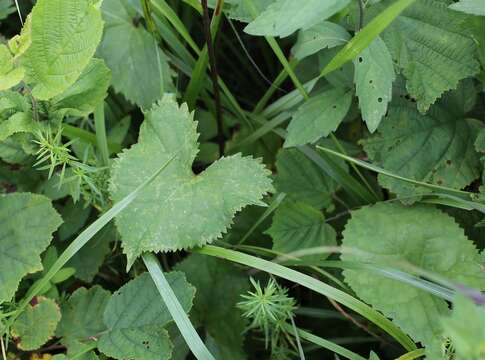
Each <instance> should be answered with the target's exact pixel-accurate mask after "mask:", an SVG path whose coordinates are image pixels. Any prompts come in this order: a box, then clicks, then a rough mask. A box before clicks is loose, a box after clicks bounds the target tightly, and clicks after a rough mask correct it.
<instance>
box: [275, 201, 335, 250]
mask: <svg viewBox="0 0 485 360" xmlns="http://www.w3.org/2000/svg"><path fill="white" fill-rule="evenodd" d="M266 233H267V234H269V235H270V236H271V238H272V239H273V250H275V251H277V252H280V253H284V254H288V253H291V252H293V251H297V250H304V249H309V248H314V247H319V246H335V245H337V241H336V238H337V234H336V232H335V230H334V229H333V228H332V227H331V226H330V225H328V224H327V223H326V222H325V217H324V216H323V214H322V213H321V212H320V211H318V210H317V209H315V208H314V207H312V206H310V205H307V204H305V203H302V202H292V201H287V202H285V203H284V204H282V205H281V206H280V207H279V208H278V209H277V210H276V212H275V214H274V217H273V223H272V224H271V227H270V228H269V229H268V230H267V231H266ZM317 257H318V258H320V259H321V258H322V257H323V258H325V257H326V256H325V255H324V256H321V255H318V256H317Z"/></svg>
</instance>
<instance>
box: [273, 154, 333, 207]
mask: <svg viewBox="0 0 485 360" xmlns="http://www.w3.org/2000/svg"><path fill="white" fill-rule="evenodd" d="M276 168H277V170H278V174H277V176H276V178H275V187H276V188H277V189H278V191H280V192H284V193H287V194H288V197H289V198H290V199H292V200H294V201H304V202H306V203H308V204H310V205H312V206H314V207H316V208H318V209H322V208H327V207H328V206H330V204H331V203H332V194H333V193H335V192H336V191H337V189H338V184H337V183H336V182H335V181H332V180H331V179H330V178H329V177H328V176H326V175H325V173H324V172H323V171H322V170H321V169H320V168H319V167H318V166H317V165H316V164H315V163H314V162H313V161H311V160H310V159H309V158H308V157H306V156H305V155H304V154H302V153H301V151H299V150H298V149H284V150H281V151H280V152H279V153H278V156H277V160H276Z"/></svg>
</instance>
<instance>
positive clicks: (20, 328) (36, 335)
mask: <svg viewBox="0 0 485 360" xmlns="http://www.w3.org/2000/svg"><path fill="white" fill-rule="evenodd" d="M60 319H61V312H60V310H59V306H57V304H56V302H55V301H54V300H52V299H47V298H44V297H38V298H37V303H36V304H34V305H28V306H27V308H26V309H25V310H24V311H23V312H22V313H21V314H20V316H19V317H18V318H17V319H15V321H14V323H13V325H12V329H11V333H12V337H13V338H14V339H16V342H17V347H18V348H19V349H22V350H36V349H38V348H39V347H41V346H42V345H44V344H45V343H46V342H47V341H48V340H49V339H50V338H51V337H52V336H54V332H55V331H56V327H57V323H58V322H59V320H60Z"/></svg>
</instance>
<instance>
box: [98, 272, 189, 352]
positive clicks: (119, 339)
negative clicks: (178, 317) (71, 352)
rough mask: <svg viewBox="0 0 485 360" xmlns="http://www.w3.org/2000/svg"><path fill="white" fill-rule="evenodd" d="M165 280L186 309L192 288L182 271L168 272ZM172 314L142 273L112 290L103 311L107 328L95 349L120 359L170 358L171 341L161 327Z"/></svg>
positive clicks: (146, 276) (148, 278) (148, 276)
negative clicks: (116, 289)
mask: <svg viewBox="0 0 485 360" xmlns="http://www.w3.org/2000/svg"><path fill="white" fill-rule="evenodd" d="M167 280H168V282H169V283H170V286H171V288H172V289H173V291H174V292H175V294H176V295H177V299H178V300H179V302H180V303H181V304H182V307H183V308H184V310H185V311H186V312H189V311H190V308H191V307H192V300H193V298H194V294H195V289H194V287H193V286H191V285H190V284H189V283H188V282H187V281H186V280H185V276H184V275H183V273H181V272H171V273H168V274H167ZM170 321H172V317H171V315H170V313H169V311H168V309H167V308H166V306H165V304H164V303H163V301H161V299H160V294H159V293H158V290H157V288H156V287H155V284H154V283H153V280H152V279H151V277H150V275H149V274H148V273H144V274H142V275H140V276H138V277H137V278H135V279H134V280H131V281H130V282H128V283H127V284H126V285H124V286H123V287H121V288H120V289H119V290H118V291H117V292H115V293H114V294H113V295H112V297H111V299H110V300H109V302H108V304H107V306H106V310H105V312H104V322H105V325H106V326H107V328H108V330H107V331H105V332H104V333H103V334H102V335H101V337H100V338H99V342H98V348H99V350H100V351H102V352H103V353H104V354H106V355H108V356H110V357H113V358H115V359H120V360H128V359H143V360H161V359H169V358H170V355H171V352H172V343H171V342H170V339H169V337H168V332H167V331H166V330H165V329H164V327H165V325H167V324H168V323H169V322H170Z"/></svg>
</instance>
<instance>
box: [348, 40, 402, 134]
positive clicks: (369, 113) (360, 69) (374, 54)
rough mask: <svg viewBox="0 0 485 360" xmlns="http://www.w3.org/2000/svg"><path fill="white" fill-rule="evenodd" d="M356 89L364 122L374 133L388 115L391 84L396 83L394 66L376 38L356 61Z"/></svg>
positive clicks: (381, 42) (385, 48) (388, 54)
mask: <svg viewBox="0 0 485 360" xmlns="http://www.w3.org/2000/svg"><path fill="white" fill-rule="evenodd" d="M354 65H355V79H354V81H355V87H356V93H357V96H358V98H359V105H360V109H361V112H362V119H363V120H364V121H365V122H366V124H367V128H368V129H369V131H370V132H371V133H373V132H374V131H375V130H376V129H377V127H378V126H379V124H380V122H381V120H382V117H383V116H384V115H385V114H386V111H387V105H388V103H389V102H390V101H391V98H392V83H393V82H394V80H395V79H396V75H395V73H394V64H393V62H392V57H391V54H390V53H389V50H388V49H387V46H386V44H385V43H384V41H382V39H381V38H380V37H377V38H376V39H375V40H374V41H373V42H372V43H371V44H370V45H369V46H368V47H367V48H366V49H365V50H364V51H363V52H362V53H361V54H360V55H359V56H358V57H357V59H356V60H354Z"/></svg>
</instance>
